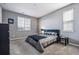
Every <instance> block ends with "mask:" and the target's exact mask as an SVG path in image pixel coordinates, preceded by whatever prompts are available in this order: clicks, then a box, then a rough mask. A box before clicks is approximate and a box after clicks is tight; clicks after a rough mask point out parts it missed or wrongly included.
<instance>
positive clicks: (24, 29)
mask: <svg viewBox="0 0 79 59" xmlns="http://www.w3.org/2000/svg"><path fill="white" fill-rule="evenodd" d="M19 17H20V18H23V19H24V27H23V28H22V29H21V28H19V26H18V25H19V24H18V22H19V19H18V18H19ZM25 20H30V21H29V27H25V23H26V22H25ZM17 28H18V31H30V30H31V19H30V18H27V17H22V16H18V17H17ZM26 28H29V29H26Z"/></svg>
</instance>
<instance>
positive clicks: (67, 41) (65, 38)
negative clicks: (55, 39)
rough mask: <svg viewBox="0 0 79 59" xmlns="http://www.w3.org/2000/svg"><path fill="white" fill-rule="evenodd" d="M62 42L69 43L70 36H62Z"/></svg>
mask: <svg viewBox="0 0 79 59" xmlns="http://www.w3.org/2000/svg"><path fill="white" fill-rule="evenodd" d="M60 43H63V44H64V45H65V46H66V45H67V44H69V38H68V37H60Z"/></svg>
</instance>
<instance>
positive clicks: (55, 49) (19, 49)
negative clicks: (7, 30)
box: [10, 39, 79, 55]
mask: <svg viewBox="0 0 79 59" xmlns="http://www.w3.org/2000/svg"><path fill="white" fill-rule="evenodd" d="M10 54H11V55H79V47H75V46H72V45H67V46H64V45H63V44H57V43H55V44H52V45H50V46H49V47H47V48H45V49H44V52H43V53H39V52H38V51H37V50H36V49H35V48H34V47H32V46H31V45H30V44H28V43H26V42H25V39H17V40H11V41H10Z"/></svg>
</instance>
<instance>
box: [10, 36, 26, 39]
mask: <svg viewBox="0 0 79 59" xmlns="http://www.w3.org/2000/svg"><path fill="white" fill-rule="evenodd" d="M26 37H27V36H26ZM26 37H18V38H11V39H10V40H16V39H25V38H26Z"/></svg>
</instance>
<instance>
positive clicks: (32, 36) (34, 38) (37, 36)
mask: <svg viewBox="0 0 79 59" xmlns="http://www.w3.org/2000/svg"><path fill="white" fill-rule="evenodd" d="M29 38H32V39H33V40H35V41H36V42H38V41H39V40H41V39H43V38H46V37H45V36H39V35H31V36H29Z"/></svg>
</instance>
